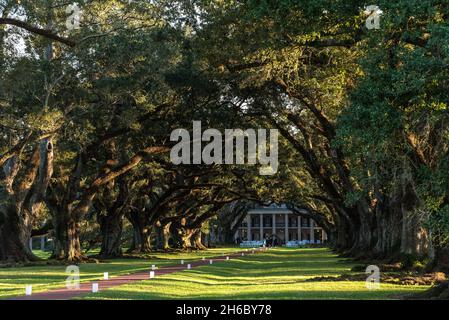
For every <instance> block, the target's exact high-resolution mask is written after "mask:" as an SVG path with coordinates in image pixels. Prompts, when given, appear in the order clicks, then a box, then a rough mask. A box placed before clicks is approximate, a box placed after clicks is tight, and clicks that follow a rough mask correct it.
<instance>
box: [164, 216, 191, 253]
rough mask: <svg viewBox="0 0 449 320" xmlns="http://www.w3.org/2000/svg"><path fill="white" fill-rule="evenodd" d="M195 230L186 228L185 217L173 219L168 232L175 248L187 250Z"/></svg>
mask: <svg viewBox="0 0 449 320" xmlns="http://www.w3.org/2000/svg"><path fill="white" fill-rule="evenodd" d="M194 231H195V230H192V229H188V228H186V219H185V218H182V219H181V220H180V221H174V222H172V224H171V225H170V233H171V236H172V239H173V245H174V247H175V248H178V249H182V250H187V249H190V248H191V247H192V241H191V239H192V235H193V233H194Z"/></svg>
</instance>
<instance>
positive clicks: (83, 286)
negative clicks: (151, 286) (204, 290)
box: [10, 249, 260, 300]
mask: <svg viewBox="0 0 449 320" xmlns="http://www.w3.org/2000/svg"><path fill="white" fill-rule="evenodd" d="M257 251H260V249H256V250H255V251H254V252H257ZM242 252H244V253H245V254H250V253H251V251H240V252H237V253H234V254H229V255H225V256H217V257H210V258H206V259H205V260H199V261H188V263H190V265H191V267H192V268H195V267H199V266H203V265H209V260H211V259H212V260H213V261H214V262H216V261H225V260H226V257H229V258H236V257H241V256H242ZM186 269H187V263H185V264H184V265H177V266H167V267H161V268H158V269H156V270H154V273H155V277H158V276H162V275H164V274H170V273H174V272H179V271H182V270H186ZM141 280H150V269H148V271H141V272H136V273H132V274H128V275H122V276H117V277H113V278H112V277H110V278H109V279H108V280H96V281H91V282H84V283H80V287H79V289H67V288H61V289H54V290H49V291H44V292H39V293H35V294H32V295H31V296H25V295H24V296H19V297H15V298H12V299H10V300H69V299H72V298H75V297H79V296H82V295H85V294H88V293H90V292H92V283H98V290H99V291H101V290H105V289H108V288H112V287H116V286H121V285H123V284H127V283H130V282H133V281H141Z"/></svg>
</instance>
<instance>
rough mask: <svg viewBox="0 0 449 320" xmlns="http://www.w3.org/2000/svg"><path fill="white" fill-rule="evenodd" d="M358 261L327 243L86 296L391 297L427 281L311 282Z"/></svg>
mask: <svg viewBox="0 0 449 320" xmlns="http://www.w3.org/2000/svg"><path fill="white" fill-rule="evenodd" d="M352 266H353V264H352V263H350V262H348V261H345V259H341V258H339V257H337V256H336V255H335V254H333V253H331V252H330V250H328V249H325V248H318V249H312V248H307V249H293V248H292V249H290V248H289V249H285V248H276V249H270V250H269V251H267V252H261V253H257V254H255V255H245V256H244V257H238V258H234V259H232V260H230V261H220V262H217V263H215V264H214V265H205V266H201V267H198V268H195V269H192V270H184V271H182V272H177V273H173V274H169V275H163V276H160V277H156V278H155V279H153V280H145V281H140V282H137V283H130V284H127V285H123V286H119V287H115V288H112V289H109V290H105V291H102V292H100V293H98V294H90V295H88V296H87V297H85V298H86V299H120V298H124V299H387V298H391V297H392V296H393V295H397V294H401V293H410V292H414V291H417V290H425V289H426V288H428V287H427V286H403V285H392V284H382V285H381V288H380V290H368V289H367V288H366V286H365V282H364V281H337V280H335V281H330V280H328V281H308V282H305V280H307V279H311V278H314V277H322V276H334V277H338V276H340V275H342V274H353V273H354V272H351V271H350V270H351V268H352Z"/></svg>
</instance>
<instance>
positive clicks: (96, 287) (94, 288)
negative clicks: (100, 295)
mask: <svg viewBox="0 0 449 320" xmlns="http://www.w3.org/2000/svg"><path fill="white" fill-rule="evenodd" d="M92 292H93V293H97V292H98V283H92Z"/></svg>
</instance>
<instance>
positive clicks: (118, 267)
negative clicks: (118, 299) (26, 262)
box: [0, 247, 241, 299]
mask: <svg viewBox="0 0 449 320" xmlns="http://www.w3.org/2000/svg"><path fill="white" fill-rule="evenodd" d="M239 250H241V249H240V248H237V247H234V248H216V249H210V250H207V251H197V252H191V253H154V254H151V258H148V259H117V260H111V261H106V262H101V263H86V264H81V265H79V268H80V280H81V281H92V280H97V279H101V278H102V277H103V272H109V275H110V276H114V275H118V274H129V273H133V272H137V271H141V270H148V269H149V268H151V265H152V264H155V265H156V266H167V265H174V264H178V263H179V261H180V260H181V259H184V260H185V261H186V263H187V262H188V261H189V260H199V259H201V257H203V256H204V257H212V256H217V255H221V254H222V253H231V252H235V251H239ZM34 253H35V254H36V255H37V256H39V257H41V258H43V259H44V258H47V257H48V256H49V254H48V253H46V252H42V251H35V252H34ZM93 253H94V252H93ZM65 269H66V266H62V265H61V266H48V265H42V266H32V267H21V268H0V299H5V298H10V297H13V296H17V295H23V294H25V286H26V285H30V284H31V285H33V293H36V292H40V291H45V290H48V289H52V288H53V289H54V288H61V287H65V279H66V278H67V276H68V275H67V274H66V273H65Z"/></svg>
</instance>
